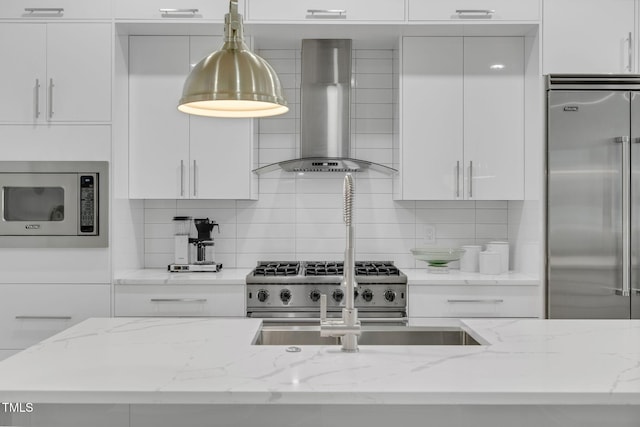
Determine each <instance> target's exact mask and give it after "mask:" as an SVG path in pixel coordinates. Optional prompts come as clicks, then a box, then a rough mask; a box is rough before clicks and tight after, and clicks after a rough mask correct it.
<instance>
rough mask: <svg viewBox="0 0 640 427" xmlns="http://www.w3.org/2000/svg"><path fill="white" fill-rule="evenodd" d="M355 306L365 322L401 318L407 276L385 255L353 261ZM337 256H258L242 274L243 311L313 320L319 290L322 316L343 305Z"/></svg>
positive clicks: (271, 319) (336, 312)
mask: <svg viewBox="0 0 640 427" xmlns="http://www.w3.org/2000/svg"><path fill="white" fill-rule="evenodd" d="M355 277H356V282H357V284H358V287H357V288H356V290H355V292H354V296H355V300H354V301H355V307H356V308H357V309H358V316H359V318H360V320H361V321H362V322H363V323H365V322H368V323H373V322H384V323H388V322H396V323H402V322H404V321H405V320H406V315H407V276H406V275H405V274H404V273H402V272H401V271H400V270H399V269H398V268H397V267H396V266H395V265H394V264H393V262H391V261H382V262H381V261H356V263H355ZM342 280H343V262H315V261H303V262H298V261H292V262H262V261H261V262H258V265H257V266H256V268H254V269H253V271H252V272H251V273H249V274H248V275H247V279H246V281H247V300H246V301H247V316H248V317H257V318H262V319H265V321H266V322H269V323H276V322H285V323H293V322H300V323H305V322H319V321H320V320H319V319H320V296H321V295H322V294H325V295H327V316H328V317H335V318H339V317H340V316H341V312H342V308H343V307H344V306H345V300H346V298H345V294H344V292H345V288H344V287H343V286H341V283H342Z"/></svg>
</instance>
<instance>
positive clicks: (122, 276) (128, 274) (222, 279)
mask: <svg viewBox="0 0 640 427" xmlns="http://www.w3.org/2000/svg"><path fill="white" fill-rule="evenodd" d="M249 272H251V269H250V268H223V269H222V270H220V271H218V272H216V273H205V272H197V273H195V272H194V273H170V272H169V271H167V270H165V269H162V268H146V269H141V270H124V271H119V272H116V274H115V277H114V279H113V283H114V284H116V285H177V284H185V285H189V284H191V285H215V284H226V285H230V284H239V285H244V283H245V279H246V277H247V274H249Z"/></svg>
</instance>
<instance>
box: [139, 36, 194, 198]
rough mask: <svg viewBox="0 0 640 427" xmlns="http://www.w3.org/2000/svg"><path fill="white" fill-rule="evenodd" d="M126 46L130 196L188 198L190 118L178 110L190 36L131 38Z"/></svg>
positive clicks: (187, 66) (187, 70)
mask: <svg viewBox="0 0 640 427" xmlns="http://www.w3.org/2000/svg"><path fill="white" fill-rule="evenodd" d="M129 45H130V46H129V58H130V60H129V195H130V196H131V197H132V198H148V199H176V198H180V197H187V196H188V191H189V188H188V186H189V182H188V179H189V175H188V170H186V169H185V168H188V167H189V116H187V115H186V114H184V113H181V112H179V111H178V109H177V105H178V99H180V96H181V94H182V85H183V84H184V80H185V78H186V76H187V74H188V72H189V37H183V36H158V37H144V36H141V37H131V38H130V39H129Z"/></svg>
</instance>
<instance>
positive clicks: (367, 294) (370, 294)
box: [362, 289, 373, 302]
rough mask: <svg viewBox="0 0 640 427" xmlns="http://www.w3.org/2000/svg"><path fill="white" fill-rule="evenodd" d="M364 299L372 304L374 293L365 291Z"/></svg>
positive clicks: (369, 290) (363, 293) (368, 290)
mask: <svg viewBox="0 0 640 427" xmlns="http://www.w3.org/2000/svg"><path fill="white" fill-rule="evenodd" d="M362 299H363V300H365V301H366V302H371V300H372V299H373V292H371V289H365V290H364V291H362Z"/></svg>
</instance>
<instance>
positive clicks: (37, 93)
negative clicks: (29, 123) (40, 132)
mask: <svg viewBox="0 0 640 427" xmlns="http://www.w3.org/2000/svg"><path fill="white" fill-rule="evenodd" d="M34 92H35V96H36V99H35V101H34V103H35V116H36V117H35V118H36V119H37V118H39V117H40V79H36V87H35V88H34Z"/></svg>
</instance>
